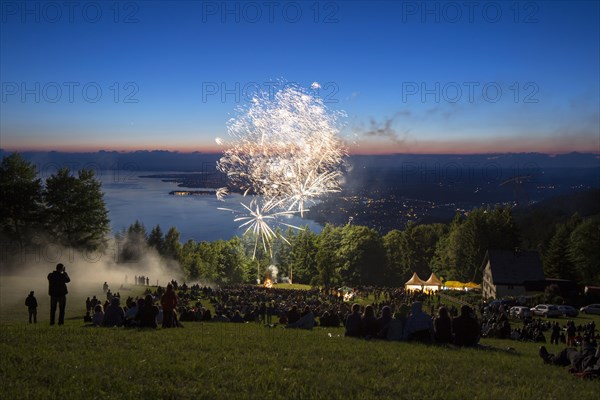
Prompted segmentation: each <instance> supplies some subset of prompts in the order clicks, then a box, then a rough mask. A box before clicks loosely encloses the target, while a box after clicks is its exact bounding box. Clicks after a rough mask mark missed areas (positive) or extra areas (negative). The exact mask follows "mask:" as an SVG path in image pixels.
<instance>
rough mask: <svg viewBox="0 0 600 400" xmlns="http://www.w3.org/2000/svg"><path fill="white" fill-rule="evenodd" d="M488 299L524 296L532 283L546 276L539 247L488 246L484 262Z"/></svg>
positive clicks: (486, 296) (484, 289)
mask: <svg viewBox="0 0 600 400" xmlns="http://www.w3.org/2000/svg"><path fill="white" fill-rule="evenodd" d="M481 267H482V269H483V282H482V284H481V287H482V294H483V298H484V299H495V298H502V297H506V296H521V295H524V294H525V293H526V292H527V288H528V286H531V285H536V284H539V283H540V282H543V281H544V280H545V277H544V267H543V265H542V261H541V259H540V255H539V253H538V252H537V251H522V250H519V249H515V250H488V251H487V252H486V253H485V258H484V260H483V264H482V266H481Z"/></svg>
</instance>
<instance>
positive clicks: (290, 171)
mask: <svg viewBox="0 0 600 400" xmlns="http://www.w3.org/2000/svg"><path fill="white" fill-rule="evenodd" d="M239 111H240V116H239V117H238V118H233V119H231V120H230V121H229V123H228V131H229V136H230V139H231V140H230V141H228V142H227V143H225V141H223V140H222V139H219V140H218V143H219V144H221V145H225V146H226V149H225V150H224V152H223V156H222V157H221V159H220V160H219V162H218V165H217V167H218V169H219V170H220V171H221V172H223V173H225V174H226V175H227V178H228V180H229V185H228V186H229V187H230V188H235V190H240V191H241V192H243V193H244V196H245V195H248V194H251V195H253V196H257V195H258V196H263V198H264V199H265V202H264V204H263V205H262V206H259V204H258V202H257V201H256V200H255V199H253V200H252V201H251V203H250V205H251V206H250V207H248V206H246V205H245V204H242V206H243V207H244V208H245V209H246V210H247V211H248V212H249V214H248V216H247V217H238V218H236V221H244V222H243V224H242V225H241V226H240V227H242V228H243V227H246V226H248V229H246V232H248V231H249V230H252V231H253V232H254V233H256V234H257V237H260V238H261V239H262V241H263V246H265V248H266V247H269V243H270V241H271V240H272V239H273V238H274V235H275V233H274V231H273V229H272V228H271V226H270V225H269V224H270V223H271V224H275V223H281V222H280V220H279V217H281V216H283V215H289V213H300V215H301V216H303V215H304V213H305V212H306V211H307V208H306V206H307V205H308V204H309V203H312V202H314V201H316V200H317V199H318V198H319V197H321V196H323V195H325V194H327V193H331V192H337V191H339V190H340V184H341V180H342V178H343V174H342V165H343V161H344V158H345V156H346V155H347V151H346V148H345V146H344V145H343V143H342V141H341V139H340V138H339V137H338V133H339V131H340V122H339V121H340V119H341V117H343V116H344V114H343V113H341V112H331V111H329V110H328V109H327V108H326V107H325V105H324V104H323V102H322V101H321V100H320V99H318V98H316V97H315V96H312V95H310V94H309V93H308V92H307V91H304V90H302V89H300V88H298V87H296V86H287V87H286V88H285V89H282V90H281V91H279V92H277V93H276V94H275V95H274V97H273V98H269V97H268V96H265V95H264V94H263V95H257V96H256V97H255V98H253V99H252V102H251V103H250V105H249V106H248V107H247V108H245V109H241V110H239ZM224 189H225V188H223V189H219V190H218V191H217V197H218V198H219V199H222V198H223V197H224V196H225V195H226V194H227V192H226V191H225V190H224ZM240 218H242V219H240ZM243 218H248V219H247V220H246V219H243ZM284 225H286V224H284ZM288 226H289V225H288ZM250 228H251V229H250ZM295 228H297V227H295Z"/></svg>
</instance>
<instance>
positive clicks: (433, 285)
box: [404, 272, 443, 292]
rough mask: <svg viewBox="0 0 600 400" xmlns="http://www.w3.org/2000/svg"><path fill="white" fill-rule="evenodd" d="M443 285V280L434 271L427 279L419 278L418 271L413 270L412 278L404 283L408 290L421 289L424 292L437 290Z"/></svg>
mask: <svg viewBox="0 0 600 400" xmlns="http://www.w3.org/2000/svg"><path fill="white" fill-rule="evenodd" d="M442 286H443V284H442V281H440V280H439V278H438V277H437V276H435V274H434V273H433V272H432V273H431V275H430V276H429V279H427V280H426V281H424V280H423V279H421V278H419V275H417V273H416V272H413V275H412V278H410V279H409V280H408V281H407V282H406V283H405V284H404V288H405V289H406V290H421V291H423V292H437V291H438V290H440V289H441V288H442Z"/></svg>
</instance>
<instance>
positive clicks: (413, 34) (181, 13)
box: [0, 1, 600, 153]
mask: <svg viewBox="0 0 600 400" xmlns="http://www.w3.org/2000/svg"><path fill="white" fill-rule="evenodd" d="M0 4H1V7H2V8H1V10H0V11H1V19H0V20H1V31H0V33H1V35H0V44H1V54H0V77H1V82H2V98H1V103H0V105H1V111H0V117H1V118H0V133H1V136H0V147H1V148H4V149H8V150H66V151H79V150H98V149H107V150H136V149H168V150H179V151H185V152H188V151H214V150H217V147H216V144H215V140H214V139H215V137H218V136H221V137H223V136H226V122H227V120H228V119H229V118H231V117H232V116H235V109H236V107H237V106H240V105H244V104H245V103H246V102H247V99H248V95H247V93H245V92H243V88H244V87H246V88H249V89H250V91H249V93H250V94H252V93H253V89H254V88H255V87H256V86H258V87H260V89H263V90H276V88H278V87H281V86H282V82H295V83H298V84H300V85H301V86H304V87H307V88H308V87H309V86H310V85H311V83H312V82H319V84H320V85H321V89H319V93H318V95H319V96H320V97H321V98H322V99H323V100H324V102H325V104H326V105H327V106H328V107H330V108H332V109H335V110H344V111H345V112H346V113H347V115H348V117H347V119H346V127H345V129H344V131H343V135H344V137H345V138H346V139H347V140H348V141H349V143H351V151H352V152H353V153H484V152H529V151H538V152H544V153H564V152H570V151H582V152H595V153H598V152H600V116H599V110H600V100H599V97H600V81H599V79H600V78H599V76H600V65H599V63H600V50H599V49H600V30H599V24H600V22H599V21H600V5H599V4H600V3H599V2H597V1H582V2H573V1H569V2H559V1H540V2H512V1H511V2H478V1H474V2H444V1H440V2H435V1H432V2H427V3H424V2H420V1H419V2H411V1H397V2H373V1H371V2H359V1H337V2H312V1H311V2H281V1H272V2H260V1H259V2H227V3H225V2H221V1H218V2H212V1H182V2H168V3H167V2H151V1H139V2H116V3H115V2H86V1H81V2H79V1H74V2H71V3H68V2H66V3H63V2H49V3H48V2H43V1H30V2H26V3H25V4H26V5H25V6H23V2H21V1H18V2H13V1H2V3H0ZM66 4H73V5H72V6H69V5H66ZM469 4H470V5H469ZM115 5H116V8H115ZM24 7H25V8H24ZM225 7H226V8H225ZM424 7H427V9H424ZM57 88H60V92H58V91H57ZM84 88H85V89H84ZM457 88H459V89H460V90H461V92H458V91H457ZM484 88H485V90H484ZM98 89H100V90H101V92H102V93H101V96H97V90H98ZM223 89H225V90H226V91H223ZM424 90H425V91H424ZM498 90H500V92H498Z"/></svg>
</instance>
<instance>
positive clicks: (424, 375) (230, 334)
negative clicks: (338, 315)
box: [0, 293, 599, 400]
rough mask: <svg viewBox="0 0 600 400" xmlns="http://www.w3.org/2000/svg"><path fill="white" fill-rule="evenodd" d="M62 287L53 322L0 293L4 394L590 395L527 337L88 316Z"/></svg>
mask: <svg viewBox="0 0 600 400" xmlns="http://www.w3.org/2000/svg"><path fill="white" fill-rule="evenodd" d="M69 296H71V297H70V298H69V305H68V309H67V321H66V324H65V325H64V326H61V327H59V326H54V327H50V326H49V325H48V318H47V315H46V314H47V309H46V305H45V304H44V306H42V308H41V309H40V312H39V315H38V316H39V317H40V322H39V323H38V324H37V325H28V324H27V323H25V322H26V318H27V315H26V314H27V313H26V308H25V307H24V306H23V307H22V309H20V310H18V311H19V313H17V312H13V311H10V312H8V311H7V310H6V307H5V303H6V302H5V301H2V303H0V317H2V318H1V319H0V321H1V322H0V390H1V392H0V393H2V398H6V399H48V398H50V399H109V398H112V399H143V398H152V399H155V398H156V399H168V398H173V399H188V398H194V399H196V398H198V399H203V398H206V399H217V398H218V399H221V398H225V399H229V398H236V399H247V398H257V399H258V398H260V399H270V398H282V399H283V398H285V399H296V398H298V399H306V398H327V399H342V398H343V399H355V398H361V399H373V398H382V399H385V398H410V399H466V398H469V399H537V398H540V399H542V398H543V399H544V400H548V399H566V398H574V399H578V400H580V399H596V398H597V393H598V388H599V382H598V381H584V380H581V379H578V378H575V377H573V376H571V375H570V374H569V373H568V372H566V370H565V369H564V368H561V367H552V366H546V365H543V363H542V362H541V359H540V358H539V357H538V355H537V345H536V344H533V343H520V342H513V341H501V340H483V344H485V345H488V346H490V349H487V350H484V349H456V348H446V347H436V346H424V345H418V344H411V343H389V342H380V341H365V340H355V339H350V338H344V337H343V329H342V328H335V329H331V328H316V329H314V330H312V331H299V330H288V329H284V328H282V327H281V326H277V327H275V328H267V327H264V326H262V325H258V324H254V323H251V324H221V323H185V328H183V329H165V330H163V329H157V330H136V329H133V330H127V329H116V328H115V329H110V328H88V327H83V326H82V325H83V323H82V319H81V316H82V311H83V302H82V300H83V299H85V297H81V296H79V297H78V296H77V295H74V294H70V295H69ZM40 297H42V295H41V293H39V294H38V300H40ZM45 297H47V296H45ZM3 299H4V300H5V299H6V298H5V296H4V294H3ZM44 301H46V299H44ZM19 303H21V299H19ZM79 305H81V306H79ZM597 323H598V321H597ZM507 347H512V348H513V349H512V350H506V349H507ZM548 347H549V348H550V350H551V351H556V350H557V349H559V348H560V347H558V346H548Z"/></svg>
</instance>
